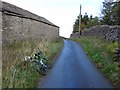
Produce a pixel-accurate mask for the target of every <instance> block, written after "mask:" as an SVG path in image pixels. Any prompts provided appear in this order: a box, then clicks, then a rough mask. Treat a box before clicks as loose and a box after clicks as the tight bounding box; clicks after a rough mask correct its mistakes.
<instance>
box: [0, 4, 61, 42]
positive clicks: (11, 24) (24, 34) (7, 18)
mask: <svg viewBox="0 0 120 90" xmlns="http://www.w3.org/2000/svg"><path fill="white" fill-rule="evenodd" d="M0 12H2V43H3V44H5V43H7V42H13V41H18V40H27V39H32V40H34V39H35V40H37V39H38V40H39V41H41V40H42V39H44V40H45V41H50V40H54V39H57V38H58V37H59V27H58V26H56V25H54V24H53V23H51V22H50V21H48V20H47V19H45V18H44V17H40V16H37V15H35V14H33V13H31V12H29V11H27V10H23V9H21V8H19V7H17V6H14V5H11V4H9V3H6V2H2V8H1V9H0Z"/></svg>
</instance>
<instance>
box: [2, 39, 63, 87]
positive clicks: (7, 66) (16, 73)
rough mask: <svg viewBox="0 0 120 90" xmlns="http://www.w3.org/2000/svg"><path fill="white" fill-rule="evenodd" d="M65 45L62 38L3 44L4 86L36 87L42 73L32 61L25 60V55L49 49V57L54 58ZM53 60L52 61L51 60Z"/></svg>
mask: <svg viewBox="0 0 120 90" xmlns="http://www.w3.org/2000/svg"><path fill="white" fill-rule="evenodd" d="M62 46H63V41H62V39H59V40H55V41H51V42H49V43H45V42H44V43H39V42H38V41H35V40H34V41H28V40H27V41H19V42H18V41H17V42H13V43H9V44H7V45H4V46H3V52H2V53H3V68H2V78H3V81H2V85H3V86H2V87H3V88H34V87H37V83H38V82H37V81H38V79H39V78H40V77H42V76H41V75H39V73H38V72H37V71H35V70H34V69H33V67H32V65H33V64H32V63H30V62H26V61H24V57H25V56H28V55H31V53H32V52H33V51H38V48H39V49H41V50H47V57H48V59H49V60H50V61H51V60H52V58H53V57H54V56H55V55H56V54H57V53H58V52H59V51H60V49H61V48H62ZM51 62H52V61H51Z"/></svg>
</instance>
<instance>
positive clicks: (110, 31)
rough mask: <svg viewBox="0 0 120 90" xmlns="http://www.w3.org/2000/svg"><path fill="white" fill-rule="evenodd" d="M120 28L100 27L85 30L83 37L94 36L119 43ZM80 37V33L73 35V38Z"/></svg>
mask: <svg viewBox="0 0 120 90" xmlns="http://www.w3.org/2000/svg"><path fill="white" fill-rule="evenodd" d="M119 33H120V26H108V25H101V26H100V25H99V26H94V27H91V28H88V29H84V30H83V32H82V34H81V36H94V37H100V38H104V39H106V40H108V41H118V40H119V39H120V34H119ZM76 36H80V35H79V32H76V33H73V34H71V37H76Z"/></svg>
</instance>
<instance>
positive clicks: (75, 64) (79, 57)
mask: <svg viewBox="0 0 120 90" xmlns="http://www.w3.org/2000/svg"><path fill="white" fill-rule="evenodd" d="M39 87H41V88H112V86H111V84H110V83H109V82H108V81H107V79H106V78H105V77H103V75H102V74H101V73H100V72H99V71H98V70H97V69H96V67H95V65H94V64H92V63H91V62H90V60H89V59H88V57H87V56H86V54H85V52H84V51H83V49H82V47H81V46H80V45H79V44H77V43H76V42H74V41H71V40H64V47H63V50H62V52H61V55H60V56H59V58H58V60H57V61H56V63H55V66H54V67H53V68H52V70H51V72H50V73H49V74H48V75H47V77H46V79H45V80H44V82H42V84H41V85H40V86H39Z"/></svg>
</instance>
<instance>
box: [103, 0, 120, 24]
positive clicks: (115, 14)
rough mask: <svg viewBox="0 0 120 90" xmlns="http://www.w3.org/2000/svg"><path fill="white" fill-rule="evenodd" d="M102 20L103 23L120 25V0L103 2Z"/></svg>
mask: <svg viewBox="0 0 120 90" xmlns="http://www.w3.org/2000/svg"><path fill="white" fill-rule="evenodd" d="M102 14H103V17H102V20H101V22H102V23H103V24H107V25H120V1H119V2H113V0H111V2H108V1H107V0H105V2H103V9H102Z"/></svg>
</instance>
